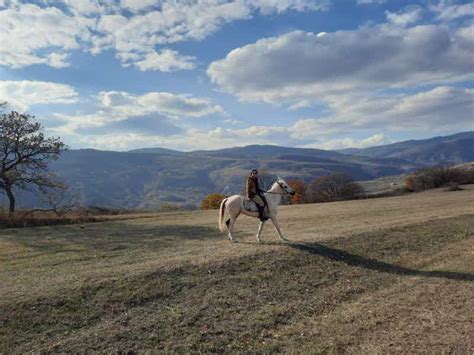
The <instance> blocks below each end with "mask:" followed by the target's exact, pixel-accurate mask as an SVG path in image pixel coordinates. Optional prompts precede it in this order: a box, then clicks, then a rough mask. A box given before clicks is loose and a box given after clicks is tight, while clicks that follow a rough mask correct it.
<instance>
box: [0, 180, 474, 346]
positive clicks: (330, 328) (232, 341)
mask: <svg viewBox="0 0 474 355" xmlns="http://www.w3.org/2000/svg"><path fill="white" fill-rule="evenodd" d="M216 221H217V211H204V212H202V211H198V212H178V213H170V214H159V215H156V216H155V217H153V218H145V219H136V220H125V221H108V222H103V223H94V224H78V225H65V226H54V227H53V226H49V227H37V228H24V229H9V230H8V229H6V230H3V231H0V284H1V285H2V287H1V288H0V353H9V352H27V351H35V352H51V351H52V352H90V351H99V352H111V351H139V350H141V351H146V350H152V351H166V352H224V351H231V352H248V351H250V352H270V351H284V352H311V353H317V352H336V353H339V352H355V353H360V352H370V353H386V352H405V353H406V352H423V351H428V352H438V353H439V352H458V353H469V352H472V351H473V350H474V349H473V344H472V341H471V338H470V333H472V324H473V320H474V319H473V313H472V309H474V302H473V298H472V294H474V267H473V265H474V258H473V254H472V249H473V247H474V241H473V239H474V238H473V237H474V186H472V185H471V186H467V187H464V190H463V191H455V192H447V191H443V190H435V191H429V192H423V193H419V194H414V195H407V196H400V197H392V198H381V199H376V200H359V201H348V202H337V203H326V204H318V205H300V206H291V207H283V208H282V209H281V224H282V226H283V228H284V230H285V231H286V234H287V236H288V237H289V238H290V239H291V240H293V242H291V243H289V244H280V243H277V242H276V240H277V239H276V236H275V234H274V232H273V230H271V229H270V228H269V226H267V227H266V229H265V230H264V234H263V239H264V240H265V241H266V243H263V244H261V245H258V244H256V243H255V242H254V233H255V228H256V221H255V220H252V219H248V218H245V217H243V218H242V219H241V220H239V222H238V224H237V230H238V233H237V235H238V238H239V240H240V241H241V243H238V244H230V243H229V242H228V241H226V240H225V239H224V237H223V236H222V235H221V234H220V233H219V232H218V230H217V228H216Z"/></svg>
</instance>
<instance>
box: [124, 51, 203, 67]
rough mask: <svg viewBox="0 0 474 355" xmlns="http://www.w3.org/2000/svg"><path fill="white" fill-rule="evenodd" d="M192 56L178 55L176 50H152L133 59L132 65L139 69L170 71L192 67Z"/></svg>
mask: <svg viewBox="0 0 474 355" xmlns="http://www.w3.org/2000/svg"><path fill="white" fill-rule="evenodd" d="M194 59H195V58H194V57H191V56H183V55H180V54H179V53H178V52H177V51H173V50H171V49H163V50H162V51H160V52H156V51H152V52H149V53H146V54H145V55H144V58H143V59H141V60H138V61H135V62H134V63H133V65H135V66H136V67H138V68H139V69H140V70H141V71H147V70H159V71H162V72H171V71H176V70H190V69H194V67H195V64H194V63H193V61H194Z"/></svg>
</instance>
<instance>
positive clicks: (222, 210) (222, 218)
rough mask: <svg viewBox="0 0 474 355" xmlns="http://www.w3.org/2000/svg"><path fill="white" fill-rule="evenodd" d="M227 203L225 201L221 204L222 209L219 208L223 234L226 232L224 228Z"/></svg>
mask: <svg viewBox="0 0 474 355" xmlns="http://www.w3.org/2000/svg"><path fill="white" fill-rule="evenodd" d="M226 202H227V199H226V198H225V199H223V200H222V202H221V207H220V208H219V229H220V230H221V232H225V228H224V214H225V210H224V209H225V204H226Z"/></svg>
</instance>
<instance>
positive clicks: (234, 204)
mask: <svg viewBox="0 0 474 355" xmlns="http://www.w3.org/2000/svg"><path fill="white" fill-rule="evenodd" d="M294 194H295V191H294V190H293V189H292V188H291V187H289V186H288V184H287V183H286V182H285V181H284V180H283V179H280V178H277V180H276V181H275V182H274V183H273V185H272V187H271V188H270V190H268V191H267V192H265V193H264V194H263V195H264V196H265V199H266V200H267V203H268V217H269V218H270V220H271V221H272V222H273V225H274V226H275V229H276V231H277V233H278V236H279V237H280V239H281V240H283V241H287V239H286V238H285V237H284V236H283V234H282V233H281V229H280V226H279V225H278V221H277V218H276V216H277V208H278V205H279V204H280V201H281V197H282V196H283V195H291V196H293V195H294ZM245 200H246V198H245V197H244V196H240V195H233V196H230V197H227V198H226V199H224V200H223V201H222V202H221V206H220V209H219V229H220V230H221V231H222V232H225V227H224V214H225V211H227V213H228V214H229V217H230V218H229V219H227V221H226V222H225V225H226V227H227V230H228V232H229V234H228V237H229V239H230V241H231V242H234V241H235V239H234V236H233V235H232V233H233V231H234V224H235V221H236V220H237V218H238V217H239V215H240V214H241V213H242V214H245V215H247V216H250V217H255V218H258V212H257V211H258V210H257V208H256V206H254V208H252V210H251V211H247V210H246V209H245V208H244V201H245ZM252 204H253V203H252ZM264 224H265V221H260V225H259V226H258V231H257V241H258V242H260V233H262V229H263V225H264Z"/></svg>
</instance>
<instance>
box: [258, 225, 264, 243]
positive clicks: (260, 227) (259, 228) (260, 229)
mask: <svg viewBox="0 0 474 355" xmlns="http://www.w3.org/2000/svg"><path fill="white" fill-rule="evenodd" d="M264 224H265V221H260V224H259V226H258V231H257V242H259V243H260V233H262V229H263V225H264Z"/></svg>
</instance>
